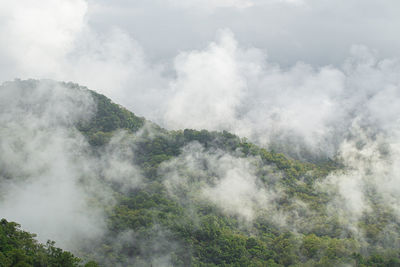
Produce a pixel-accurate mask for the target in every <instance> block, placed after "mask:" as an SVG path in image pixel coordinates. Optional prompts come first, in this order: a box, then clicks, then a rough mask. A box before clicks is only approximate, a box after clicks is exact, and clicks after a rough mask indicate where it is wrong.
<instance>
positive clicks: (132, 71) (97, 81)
mask: <svg viewBox="0 0 400 267" xmlns="http://www.w3.org/2000/svg"><path fill="white" fill-rule="evenodd" d="M399 8H400V3H399V2H398V1H394V0H392V1H390V0H387V1H379V2H377V1H372V0H365V1H360V0H347V1H344V0H338V1H334V2H333V1H328V0H318V1H317V0H203V1H202V0H187V1H179V0H163V1H161V0H146V1H144V0H137V1H126V0H115V1H106V0H97V1H95V0H44V1H40V2H39V3H38V2H34V1H32V0H20V1H7V0H3V1H1V2H0V81H1V82H4V81H8V80H13V79H15V78H22V79H26V78H35V79H42V78H45V79H55V80H59V81H72V82H76V83H79V84H81V85H84V86H88V87H89V88H90V89H92V90H96V91H98V92H100V93H103V94H105V95H106V96H108V97H110V98H111V99H112V100H113V101H115V102H116V103H119V104H121V105H123V106H125V107H127V108H128V109H129V110H131V111H133V112H135V113H136V114H138V115H140V116H144V117H146V118H148V119H150V120H152V121H154V122H156V123H158V124H160V125H161V126H163V127H166V128H168V129H181V128H195V129H208V130H229V131H231V132H234V133H236V134H238V135H240V136H245V137H248V138H250V139H251V140H253V141H255V142H258V143H260V144H263V145H270V144H271V143H278V144H279V143H282V140H283V141H284V143H288V142H289V141H290V140H291V141H292V143H293V142H294V143H296V144H300V143H302V144H303V143H304V146H307V147H309V148H311V150H312V151H313V152H318V153H320V152H321V151H324V153H325V154H328V155H330V156H331V155H333V154H334V153H335V152H336V151H337V148H338V145H339V144H338V143H340V141H341V139H342V138H341V137H339V140H335V139H337V136H342V137H343V136H344V135H345V132H346V131H347V129H348V127H349V125H351V124H352V123H353V120H354V119H355V118H356V117H360V116H359V115H360V114H358V113H357V112H358V111H356V110H357V109H360V107H362V106H366V107H367V108H366V109H364V110H363V112H362V113H363V116H364V117H365V116H366V114H367V113H368V112H370V111H371V110H369V108H371V109H372V108H373V107H372V106H371V105H372V104H371V103H375V104H374V105H375V106H376V105H378V104H376V103H378V102H379V101H378V100H382V101H383V100H384V99H385V98H386V97H387V96H388V95H386V94H383V97H382V94H381V97H380V98H379V97H377V98H375V100H374V101H375V102H371V101H369V100H370V99H371V96H375V95H378V94H380V93H381V92H382V91H385V90H386V89H387V87H388V86H394V87H397V86H398V79H397V78H396V72H397V70H398V67H399V62H398V61H399V56H400V50H398V49H397V48H398V47H399V45H400V36H399V35H398V34H397V32H396V30H397V29H398V28H399V27H398V26H400V18H399V17H398V10H399ZM379 103H380V102H379ZM369 106H371V107H369ZM365 110H366V111H365ZM381 113H382V112H378V113H376V114H381ZM354 114H356V115H354ZM381 115H382V116H384V115H385V116H386V114H381ZM375 119H376V120H377V121H382V123H383V121H384V118H383V117H379V118H375ZM376 125H377V124H376ZM379 127H381V126H379ZM333 136H335V137H333ZM277 139H279V140H277ZM288 140H289V141H288ZM289 143H290V142H289ZM332 144H333V145H332ZM279 149H281V150H283V151H284V150H285V148H283V147H280V148H279Z"/></svg>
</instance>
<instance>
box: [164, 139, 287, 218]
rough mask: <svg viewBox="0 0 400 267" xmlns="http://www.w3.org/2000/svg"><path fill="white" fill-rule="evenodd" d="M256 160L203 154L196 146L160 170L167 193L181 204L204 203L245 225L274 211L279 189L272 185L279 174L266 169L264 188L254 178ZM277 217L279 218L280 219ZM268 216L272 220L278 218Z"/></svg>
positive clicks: (213, 152)
mask: <svg viewBox="0 0 400 267" xmlns="http://www.w3.org/2000/svg"><path fill="white" fill-rule="evenodd" d="M259 165H260V159H258V158H251V157H248V158H243V157H240V156H239V155H231V154H228V153H224V152H223V151H220V150H216V151H206V150H205V148H204V147H202V146H201V145H200V144H198V143H192V144H189V145H188V146H186V147H184V148H183V151H182V154H181V155H180V156H179V157H177V158H175V159H173V160H170V161H168V162H164V163H163V164H162V166H161V167H160V170H159V172H160V174H161V175H162V176H163V177H164V184H165V185H166V187H167V189H168V191H169V193H170V194H171V195H172V196H174V197H176V198H177V199H178V201H182V203H188V202H189V203H190V202H191V201H206V202H209V203H212V204H214V205H216V206H217V207H218V208H220V209H221V211H222V212H224V213H225V214H227V215H230V216H239V218H240V219H241V220H243V221H244V222H251V221H253V220H254V219H255V218H256V217H257V216H258V215H259V214H261V213H262V212H266V211H272V210H275V211H276V209H277V206H276V203H275V201H276V198H277V197H278V195H279V193H282V192H280V189H279V188H278V187H275V186H271V187H268V185H267V184H271V185H272V184H274V183H275V182H276V181H278V180H279V179H280V178H281V174H280V173H279V172H278V171H277V170H276V169H274V168H273V167H272V166H266V167H265V168H264V169H263V171H264V173H265V174H266V178H265V179H266V180H267V181H266V184H264V183H263V182H262V181H261V180H260V178H259V177H258V176H257V171H258V169H257V166H259ZM279 216H280V215H279ZM274 217H275V216H271V218H272V220H276V219H278V216H276V218H274Z"/></svg>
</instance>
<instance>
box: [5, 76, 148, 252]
mask: <svg viewBox="0 0 400 267" xmlns="http://www.w3.org/2000/svg"><path fill="white" fill-rule="evenodd" d="M95 110H96V105H95V103H94V101H93V99H92V97H91V95H90V94H89V92H87V91H84V90H83V89H77V88H74V87H71V86H65V85H63V84H60V83H56V82H53V81H46V80H42V81H33V80H31V81H15V82H12V83H4V84H3V85H2V86H0V114H1V115H0V125H1V126H0V135H1V140H0V166H2V167H1V170H0V188H1V189H0V192H1V197H0V210H1V213H2V216H3V217H5V218H7V219H8V220H12V221H17V222H18V223H21V224H22V225H23V227H24V229H26V230H28V231H30V232H33V233H37V234H38V238H39V240H40V241H42V242H46V241H47V240H48V239H51V240H55V241H56V242H57V244H58V245H59V246H61V247H62V248H65V249H71V250H73V251H78V250H79V248H80V247H81V245H82V244H83V243H85V242H88V241H89V240H93V239H95V238H98V237H101V236H102V235H103V234H104V232H105V231H106V225H105V214H104V209H103V208H102V205H103V206H112V205H113V204H114V203H115V201H114V198H113V195H112V192H111V189H110V184H113V185H115V184H117V185H119V186H120V187H121V188H123V189H124V190H129V189H131V188H135V187H136V186H138V185H139V184H140V181H141V176H140V175H139V172H138V171H137V167H136V166H135V165H134V164H132V161H133V155H132V153H130V151H129V147H128V146H127V145H126V144H125V145H124V146H123V147H121V146H122V144H124V142H123V140H122V139H123V134H122V133H120V134H118V135H116V136H115V137H114V138H113V139H112V140H111V142H110V145H109V146H106V147H105V149H104V151H102V153H101V157H98V156H96V155H95V154H94V153H91V150H90V147H89V144H88V142H87V140H86V139H85V138H84V137H83V136H82V134H81V133H80V132H79V131H78V130H77V129H76V128H75V124H76V123H77V122H78V121H79V122H83V121H85V120H88V119H90V118H91V116H92V115H93V114H94V111H95ZM116 143H118V144H116ZM94 203H95V204H94ZM80 242H82V244H81V243H80Z"/></svg>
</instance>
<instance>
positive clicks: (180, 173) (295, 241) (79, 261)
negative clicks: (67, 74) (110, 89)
mask: <svg viewBox="0 0 400 267" xmlns="http://www.w3.org/2000/svg"><path fill="white" fill-rule="evenodd" d="M39 84H40V81H35V80H27V81H19V80H17V81H14V82H10V83H5V84H3V85H2V87H0V90H5V88H6V87H9V86H18V87H19V88H24V89H23V90H32V88H35V87H37V86H39ZM57 84H58V85H59V86H62V87H63V90H72V91H80V92H84V93H87V94H89V95H90V96H91V98H92V99H93V100H94V103H95V106H96V109H95V112H94V114H93V115H92V116H91V117H90V119H88V120H81V121H77V122H74V123H73V125H72V126H69V127H73V128H75V129H77V130H78V131H79V133H80V134H81V135H82V136H83V138H84V140H85V142H87V143H88V151H86V152H85V153H87V155H90V157H93V158H101V157H102V156H104V155H105V154H106V153H108V152H107V151H108V150H109V149H110V146H117V147H119V148H122V149H124V150H128V151H129V153H131V154H132V155H133V157H132V159H131V161H130V164H131V165H132V166H135V169H136V170H137V174H136V175H137V176H140V177H141V178H140V182H138V183H136V184H135V186H130V187H126V186H125V184H124V182H121V181H120V180H118V179H114V180H108V179H107V177H106V176H107V173H106V172H102V173H100V174H99V176H98V177H96V179H98V180H99V181H101V184H102V185H103V186H106V187H107V188H108V190H109V191H112V197H113V201H112V202H104V201H102V200H101V196H98V195H94V196H93V197H92V198H91V199H90V201H91V203H92V204H93V205H95V206H97V207H100V209H101V210H102V211H103V214H104V216H105V218H104V221H105V230H104V232H103V233H102V234H101V235H99V236H97V237H96V238H93V239H92V240H90V244H87V243H85V244H76V246H77V247H76V249H70V250H71V253H70V252H67V251H64V250H62V249H60V248H57V243H54V242H52V241H48V242H47V243H46V244H41V243H40V242H38V241H37V240H36V239H35V238H36V235H35V234H31V233H28V232H26V231H24V230H21V229H25V228H24V225H23V224H22V223H21V224H22V225H21V226H20V225H19V224H18V223H20V222H10V221H9V220H10V219H9V218H4V219H2V220H1V222H0V266H87V267H89V266H400V249H399V246H398V245H399V244H400V242H399V232H400V223H399V221H398V220H397V219H396V216H395V215H394V211H393V210H391V209H390V208H388V207H387V206H385V205H384V204H383V202H382V201H381V198H380V196H379V195H378V194H377V193H376V192H374V190H373V189H371V190H370V192H369V199H368V203H369V204H370V207H371V208H370V210H369V211H368V212H363V213H362V214H361V215H360V218H359V219H358V220H357V221H356V222H354V221H352V220H351V218H348V217H346V215H345V214H342V215H341V214H340V213H335V212H332V207H333V206H332V204H331V203H332V201H333V200H332V199H333V195H332V194H330V193H329V192H328V191H326V190H325V189H324V190H323V189H321V186H320V185H321V184H323V183H324V181H325V179H327V177H329V175H332V174H334V173H340V172H343V171H344V170H343V165H342V164H341V162H340V159H338V158H322V159H319V160H307V159H304V158H302V159H294V158H291V157H289V156H285V155H284V154H281V153H279V151H273V150H270V149H269V148H268V147H262V146H261V145H257V144H255V143H253V142H251V141H249V140H248V139H246V138H242V137H239V136H236V135H234V134H232V133H229V132H227V131H222V132H214V131H207V130H193V129H182V130H171V131H169V130H166V129H163V128H162V127H159V126H158V125H156V124H154V123H152V122H150V121H147V120H146V119H145V118H141V117H138V116H136V115H135V114H134V113H132V112H130V111H128V110H127V109H125V108H124V107H121V106H119V105H117V104H115V103H113V102H112V101H111V100H110V99H108V98H107V97H105V96H104V95H101V94H98V93H96V92H94V91H91V90H88V89H87V88H84V87H81V86H79V85H77V84H73V83H57ZM58 104H59V105H62V103H58ZM28 112H29V110H28V111H27V113H28ZM1 128H2V126H0V129H1ZM2 134H6V130H5V129H1V131H0V136H1V135H2ZM115 136H122V137H120V138H119V139H118V138H115ZM76 156H77V157H80V156H81V155H76ZM227 162H228V163H229V164H228V163H227ZM0 163H1V165H0V168H4V170H3V171H1V170H0V179H3V180H7V181H12V180H13V179H20V178H21V177H13V172H11V171H7V169H6V168H5V167H1V166H6V165H7V161H6V160H5V159H4V158H2V159H1V162H0ZM231 163H232V164H231ZM213 164H216V165H217V166H214V165H213ZM223 164H227V165H228V167H227V168H225V169H221V168H222V167H221V166H224V165H223ZM240 166H244V167H243V168H242V169H246V170H249V171H247V172H246V173H250V174H251V175H249V177H250V178H249V179H253V180H251V181H252V184H251V186H252V187H250V188H251V190H250V189H249V190H248V191H246V192H247V193H246V194H244V195H242V194H240V193H239V194H237V195H236V196H235V193H233V197H232V195H231V191H229V190H230V186H231V185H232V187H234V186H235V185H236V181H242V180H239V179H241V178H240V175H241V174H242V172H243V170H242V169H240V168H241V167H240ZM246 175H247V174H246ZM230 176H235V177H236V176H238V178H237V179H236V178H235V179H236V180H229V179H230V178H229V177H230ZM82 179H83V180H84V178H82ZM128 179H129V177H128ZM132 179H133V178H132ZM124 181H125V180H124ZM225 181H226V182H225ZM82 183H83V184H84V182H82ZM253 185H254V186H253ZM240 186H242V184H239V187H240ZM246 186H247V184H243V188H247V187H246ZM204 188H207V190H206V189H204ZM218 190H220V191H218ZM235 190H236V189H235ZM221 192H222V193H221ZM235 192H240V191H235ZM264 195H268V197H267V196H264ZM272 195H273V197H272ZM226 196H229V197H232V199H231V200H230V201H226ZM270 196H271V197H270ZM236 198H237V199H236ZM0 199H1V197H0ZM210 199H211V200H210ZM237 200H238V201H237ZM247 204H249V205H251V207H245V206H243V205H247ZM247 208H248V209H247ZM1 216H2V214H1V210H0V217H1ZM48 216H52V214H48ZM341 216H343V217H341ZM45 219H46V218H43V220H45ZM349 225H351V227H349ZM355 228H356V230H354V229H355ZM72 253H73V254H72ZM74 255H76V256H74Z"/></svg>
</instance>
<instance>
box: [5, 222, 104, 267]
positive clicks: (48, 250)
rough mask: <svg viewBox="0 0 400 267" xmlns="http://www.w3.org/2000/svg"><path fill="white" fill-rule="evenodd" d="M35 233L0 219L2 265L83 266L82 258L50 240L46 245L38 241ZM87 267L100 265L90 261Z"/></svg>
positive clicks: (38, 266)
mask: <svg viewBox="0 0 400 267" xmlns="http://www.w3.org/2000/svg"><path fill="white" fill-rule="evenodd" d="M34 237H35V235H34V234H30V233H28V232H24V231H22V230H20V226H19V224H17V223H14V222H8V221H6V220H5V219H2V220H1V221H0V266H2V267H9V266H20V267H22V266H24V267H25V266H26V267H28V266H37V267H41V266H43V267H47V266H59V267H77V266H82V265H81V264H80V262H81V260H80V259H79V258H77V257H75V256H74V255H72V254H71V253H70V252H67V251H63V250H62V249H60V248H56V247H55V246H54V242H51V241H48V242H47V244H46V245H42V244H40V243H38V242H37V241H36V240H35V239H34ZM85 266H86V267H95V266H98V265H97V264H96V263H95V262H90V263H87V264H86V265H85Z"/></svg>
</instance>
